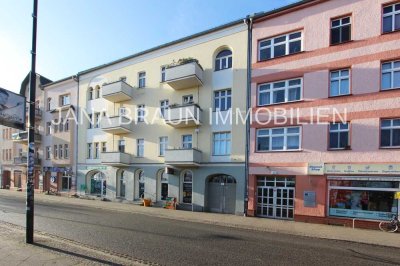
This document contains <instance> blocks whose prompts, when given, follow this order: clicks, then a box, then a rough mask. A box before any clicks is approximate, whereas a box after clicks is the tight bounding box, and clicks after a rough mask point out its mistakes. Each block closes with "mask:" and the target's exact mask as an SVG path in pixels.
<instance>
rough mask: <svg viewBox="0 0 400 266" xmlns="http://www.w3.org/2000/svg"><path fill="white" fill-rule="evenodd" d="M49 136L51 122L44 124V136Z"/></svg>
mask: <svg viewBox="0 0 400 266" xmlns="http://www.w3.org/2000/svg"><path fill="white" fill-rule="evenodd" d="M50 134H51V122H47V123H46V135H50Z"/></svg>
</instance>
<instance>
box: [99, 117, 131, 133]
mask: <svg viewBox="0 0 400 266" xmlns="http://www.w3.org/2000/svg"><path fill="white" fill-rule="evenodd" d="M101 129H102V130H103V131H105V132H108V133H111V134H127V133H131V132H132V131H133V129H132V121H130V120H129V119H128V118H126V117H124V116H114V117H109V118H107V117H103V118H102V119H101Z"/></svg>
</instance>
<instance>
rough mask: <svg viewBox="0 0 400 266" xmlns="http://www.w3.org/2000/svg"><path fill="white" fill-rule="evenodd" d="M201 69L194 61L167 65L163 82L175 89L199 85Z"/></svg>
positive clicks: (201, 82) (201, 80) (201, 77)
mask: <svg viewBox="0 0 400 266" xmlns="http://www.w3.org/2000/svg"><path fill="white" fill-rule="evenodd" d="M203 72H204V71H203V69H202V68H201V67H200V65H199V64H198V63H197V62H195V61H192V62H189V63H185V64H181V65H177V66H172V67H169V68H167V69H166V70H165V82H166V83H167V84H168V85H170V86H171V87H172V88H173V89H175V90H182V89H187V88H193V87H197V86H201V85H202V84H203Z"/></svg>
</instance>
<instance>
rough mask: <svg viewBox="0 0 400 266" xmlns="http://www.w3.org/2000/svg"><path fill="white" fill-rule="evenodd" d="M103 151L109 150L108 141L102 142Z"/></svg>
mask: <svg viewBox="0 0 400 266" xmlns="http://www.w3.org/2000/svg"><path fill="white" fill-rule="evenodd" d="M101 152H107V143H106V142H102V143H101Z"/></svg>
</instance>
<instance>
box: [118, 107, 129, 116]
mask: <svg viewBox="0 0 400 266" xmlns="http://www.w3.org/2000/svg"><path fill="white" fill-rule="evenodd" d="M118 111H119V116H124V117H126V113H127V109H126V107H120V108H119V110H118Z"/></svg>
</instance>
